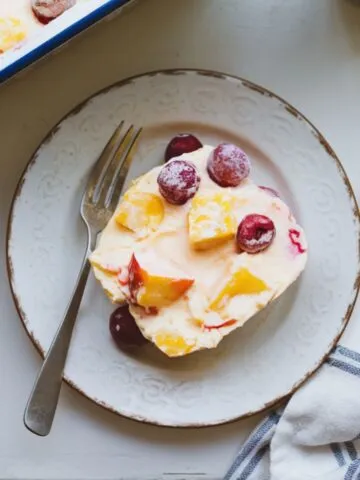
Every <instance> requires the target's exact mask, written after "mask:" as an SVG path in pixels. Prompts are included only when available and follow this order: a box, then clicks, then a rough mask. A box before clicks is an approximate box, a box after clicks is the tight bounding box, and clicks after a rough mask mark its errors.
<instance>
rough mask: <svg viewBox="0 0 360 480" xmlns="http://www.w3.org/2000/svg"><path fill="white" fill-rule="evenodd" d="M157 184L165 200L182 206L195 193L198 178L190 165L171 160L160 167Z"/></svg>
mask: <svg viewBox="0 0 360 480" xmlns="http://www.w3.org/2000/svg"><path fill="white" fill-rule="evenodd" d="M157 182H158V185H159V190H160V193H161V195H162V196H163V197H164V198H165V200H167V201H168V202H169V203H172V204H173V205H183V204H184V203H186V202H187V201H188V200H190V198H192V197H193V196H194V195H195V193H196V192H197V190H198V188H199V185H200V176H199V173H198V171H197V169H196V167H195V166H194V165H193V164H192V163H190V162H186V161H185V160H172V161H171V162H168V163H166V164H165V165H164V166H163V167H162V169H161V170H160V173H159V176H158V179H157Z"/></svg>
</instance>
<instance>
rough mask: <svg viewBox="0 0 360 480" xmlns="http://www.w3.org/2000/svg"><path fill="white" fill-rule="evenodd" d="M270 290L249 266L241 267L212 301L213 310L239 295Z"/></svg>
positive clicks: (219, 308) (218, 308)
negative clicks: (250, 270)
mask: <svg viewBox="0 0 360 480" xmlns="http://www.w3.org/2000/svg"><path fill="white" fill-rule="evenodd" d="M265 290H268V287H267V285H266V283H265V282H263V280H261V278H259V277H256V276H255V275H253V274H252V273H251V272H249V270H248V269H247V268H241V269H240V270H239V271H237V272H235V273H234V274H233V276H232V277H231V279H230V281H229V282H228V283H227V284H226V285H225V287H224V288H223V289H222V290H221V291H220V293H219V294H218V295H217V296H216V298H215V299H214V300H213V301H212V302H211V304H210V308H211V309H212V310H221V308H222V307H223V306H224V304H225V303H226V301H228V300H229V299H230V298H233V297H235V296H237V295H256V294H259V293H261V292H264V291H265Z"/></svg>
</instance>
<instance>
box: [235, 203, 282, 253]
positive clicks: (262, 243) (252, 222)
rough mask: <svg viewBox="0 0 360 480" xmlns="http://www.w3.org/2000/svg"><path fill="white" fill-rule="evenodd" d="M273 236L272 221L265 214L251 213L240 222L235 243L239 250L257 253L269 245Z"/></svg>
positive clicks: (273, 227) (273, 226)
mask: <svg viewBox="0 0 360 480" xmlns="http://www.w3.org/2000/svg"><path fill="white" fill-rule="evenodd" d="M274 237H275V225H274V222H273V221H272V220H271V219H270V218H269V217H266V216H265V215H258V214H256V213H252V214H250V215H247V216H246V217H245V218H244V219H243V220H242V221H241V222H240V225H239V227H238V230H237V234H236V244H237V247H238V250H239V251H240V252H247V253H259V252H262V251H263V250H265V249H266V248H268V247H269V246H270V245H271V243H272V241H273V240H274Z"/></svg>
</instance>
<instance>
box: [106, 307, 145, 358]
mask: <svg viewBox="0 0 360 480" xmlns="http://www.w3.org/2000/svg"><path fill="white" fill-rule="evenodd" d="M109 329H110V333H111V336H112V337H113V339H114V341H115V343H116V344H117V345H118V346H119V347H120V348H124V347H140V346H141V345H144V344H145V343H147V340H146V338H145V337H144V336H143V335H142V333H141V331H140V329H139V327H138V326H137V325H136V323H135V320H134V317H133V316H132V315H131V313H130V312H129V307H128V305H122V306H121V307H118V308H117V309H116V310H115V311H114V312H113V313H112V314H111V315H110V321H109Z"/></svg>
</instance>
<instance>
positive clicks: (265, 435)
mask: <svg viewBox="0 0 360 480" xmlns="http://www.w3.org/2000/svg"><path fill="white" fill-rule="evenodd" d="M280 418H281V415H280V414H279V413H277V412H272V413H271V414H270V415H269V416H268V417H267V418H265V420H264V421H263V422H262V423H261V424H260V425H259V426H258V427H257V428H256V429H255V431H254V432H253V433H252V434H251V435H250V437H249V438H248V440H247V441H246V442H245V444H244V445H243V447H242V449H241V450H240V452H239V454H238V456H237V457H236V458H235V460H234V463H233V464H232V466H231V468H230V469H229V471H228V472H227V474H226V475H225V477H224V480H231V477H233V475H234V473H235V472H236V473H237V474H238V475H240V471H239V470H241V467H243V466H244V462H245V460H247V459H249V458H250V457H251V455H252V454H253V452H255V455H252V458H251V459H250V461H249V462H248V463H247V465H246V466H245V468H244V469H243V471H242V472H241V477H240V476H237V477H236V478H237V479H240V478H241V480H245V479H246V478H248V477H249V475H251V473H252V472H253V471H254V469H255V468H256V466H257V465H258V463H259V462H260V460H261V459H262V457H263V456H264V454H265V453H266V450H267V447H268V444H269V442H270V439H271V437H272V436H273V434H274V431H275V427H276V425H277V424H278V422H279V420H280ZM264 444H265V446H264ZM243 475H246V476H243Z"/></svg>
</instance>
